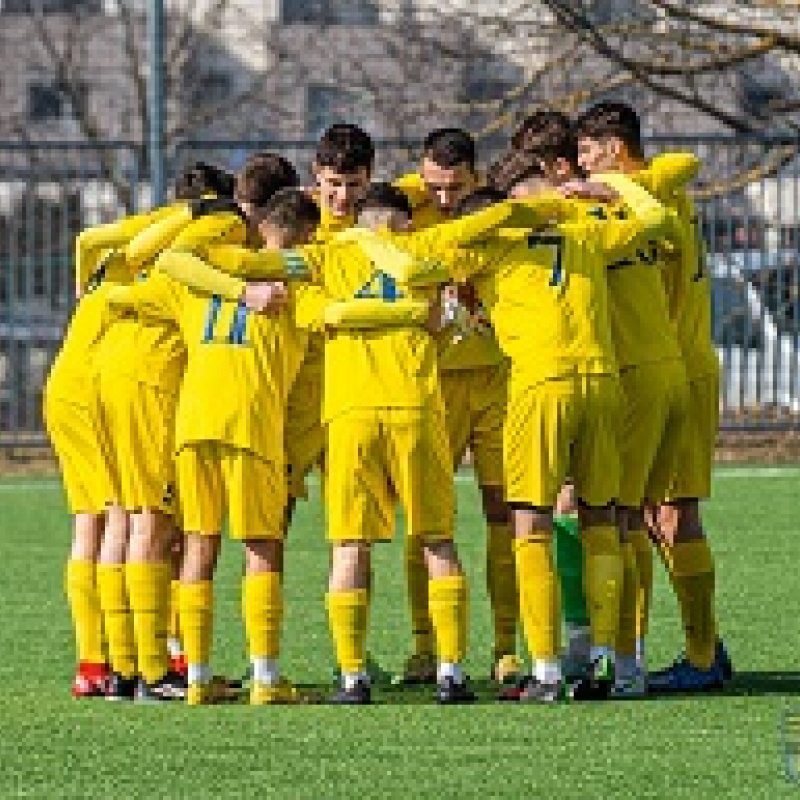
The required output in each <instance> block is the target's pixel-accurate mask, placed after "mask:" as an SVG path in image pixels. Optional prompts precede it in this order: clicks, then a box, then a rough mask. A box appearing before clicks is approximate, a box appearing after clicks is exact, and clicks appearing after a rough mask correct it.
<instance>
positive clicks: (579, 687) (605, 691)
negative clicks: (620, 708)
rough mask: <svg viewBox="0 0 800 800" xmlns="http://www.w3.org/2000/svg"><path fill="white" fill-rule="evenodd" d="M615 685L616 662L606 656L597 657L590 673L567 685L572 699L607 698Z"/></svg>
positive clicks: (568, 695) (568, 694)
mask: <svg viewBox="0 0 800 800" xmlns="http://www.w3.org/2000/svg"><path fill="white" fill-rule="evenodd" d="M613 687H614V664H613V662H612V661H611V659H610V658H607V657H605V656H603V657H601V658H598V659H596V660H595V661H594V662H593V663H592V665H591V667H590V668H589V673H588V674H587V675H584V676H582V677H579V678H577V679H576V680H574V681H572V682H571V683H570V684H569V686H568V687H567V697H569V699H570V700H577V701H581V700H607V699H608V698H609V697H610V696H611V690H612V688H613Z"/></svg>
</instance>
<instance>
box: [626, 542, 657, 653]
mask: <svg viewBox="0 0 800 800" xmlns="http://www.w3.org/2000/svg"><path fill="white" fill-rule="evenodd" d="M628 541H629V542H630V543H631V545H632V547H633V550H634V554H635V556H636V571H637V573H638V575H639V578H638V589H637V591H636V637H637V638H638V639H642V640H643V639H646V638H647V631H648V629H649V627H650V601H651V599H652V597H653V545H652V544H651V542H650V537H649V536H648V535H647V531H645V530H643V529H638V530H632V531H628Z"/></svg>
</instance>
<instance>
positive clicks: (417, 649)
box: [405, 536, 435, 655]
mask: <svg viewBox="0 0 800 800" xmlns="http://www.w3.org/2000/svg"><path fill="white" fill-rule="evenodd" d="M405 563H406V583H407V585H408V602H409V605H410V607H411V636H412V640H413V647H414V653H416V654H419V655H432V654H433V652H434V645H435V641H434V635H433V623H432V622H431V615H430V611H429V609H428V568H427V567H426V566H425V554H424V552H423V547H422V540H421V539H420V538H419V537H413V536H407V537H406V544H405Z"/></svg>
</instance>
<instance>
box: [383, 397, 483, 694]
mask: <svg viewBox="0 0 800 800" xmlns="http://www.w3.org/2000/svg"><path fill="white" fill-rule="evenodd" d="M382 420H383V426H382V434H383V437H384V440H385V443H386V448H387V473H388V475H389V477H390V480H391V482H392V484H393V485H394V487H395V489H396V492H397V496H398V497H399V499H400V502H401V504H402V506H403V513H404V515H405V519H406V535H407V536H408V537H409V538H419V539H421V540H422V541H423V552H424V554H425V566H426V572H427V575H428V608H429V612H430V616H431V622H432V624H433V630H434V636H435V640H436V654H437V659H438V666H437V699H438V701H439V702H440V703H445V704H447V703H465V702H471V701H472V700H474V695H473V694H472V692H471V691H470V689H469V687H468V686H467V683H466V678H465V676H464V673H463V667H462V664H463V661H464V658H465V657H466V646H467V625H468V619H469V616H468V605H467V601H468V593H467V581H466V578H465V577H464V572H463V570H462V569H461V564H460V563H459V561H458V556H457V553H456V547H455V544H454V542H453V515H454V505H453V465H452V454H451V451H450V447H449V442H448V438H447V429H446V427H445V420H444V415H443V413H442V411H441V409H440V408H438V407H437V408H425V409H407V410H406V409H399V410H387V411H385V412H383V414H382Z"/></svg>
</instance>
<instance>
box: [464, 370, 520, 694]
mask: <svg viewBox="0 0 800 800" xmlns="http://www.w3.org/2000/svg"><path fill="white" fill-rule="evenodd" d="M470 373H471V374H472V378H471V379H470V385H469V387H468V388H469V442H470V448H471V450H472V456H473V463H474V465H475V474H476V476H477V478H478V484H479V486H480V489H481V499H482V501H483V513H484V516H485V517H486V527H487V534H488V535H487V542H486V586H487V589H488V593H489V601H490V604H491V608H492V616H493V621H494V653H493V661H492V676H493V677H494V679H495V680H497V681H499V682H500V683H505V682H510V683H514V682H516V681H517V680H518V679H519V677H520V672H521V669H522V663H521V661H520V659H519V657H518V656H517V618H518V617H519V597H518V594H517V574H516V567H515V565H514V531H513V526H512V521H511V510H510V509H509V507H508V506H507V504H506V502H505V488H504V483H505V478H504V475H503V426H504V424H505V418H506V407H507V405H508V369H507V367H506V365H505V364H501V365H497V366H494V367H483V368H480V369H475V370H470Z"/></svg>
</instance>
